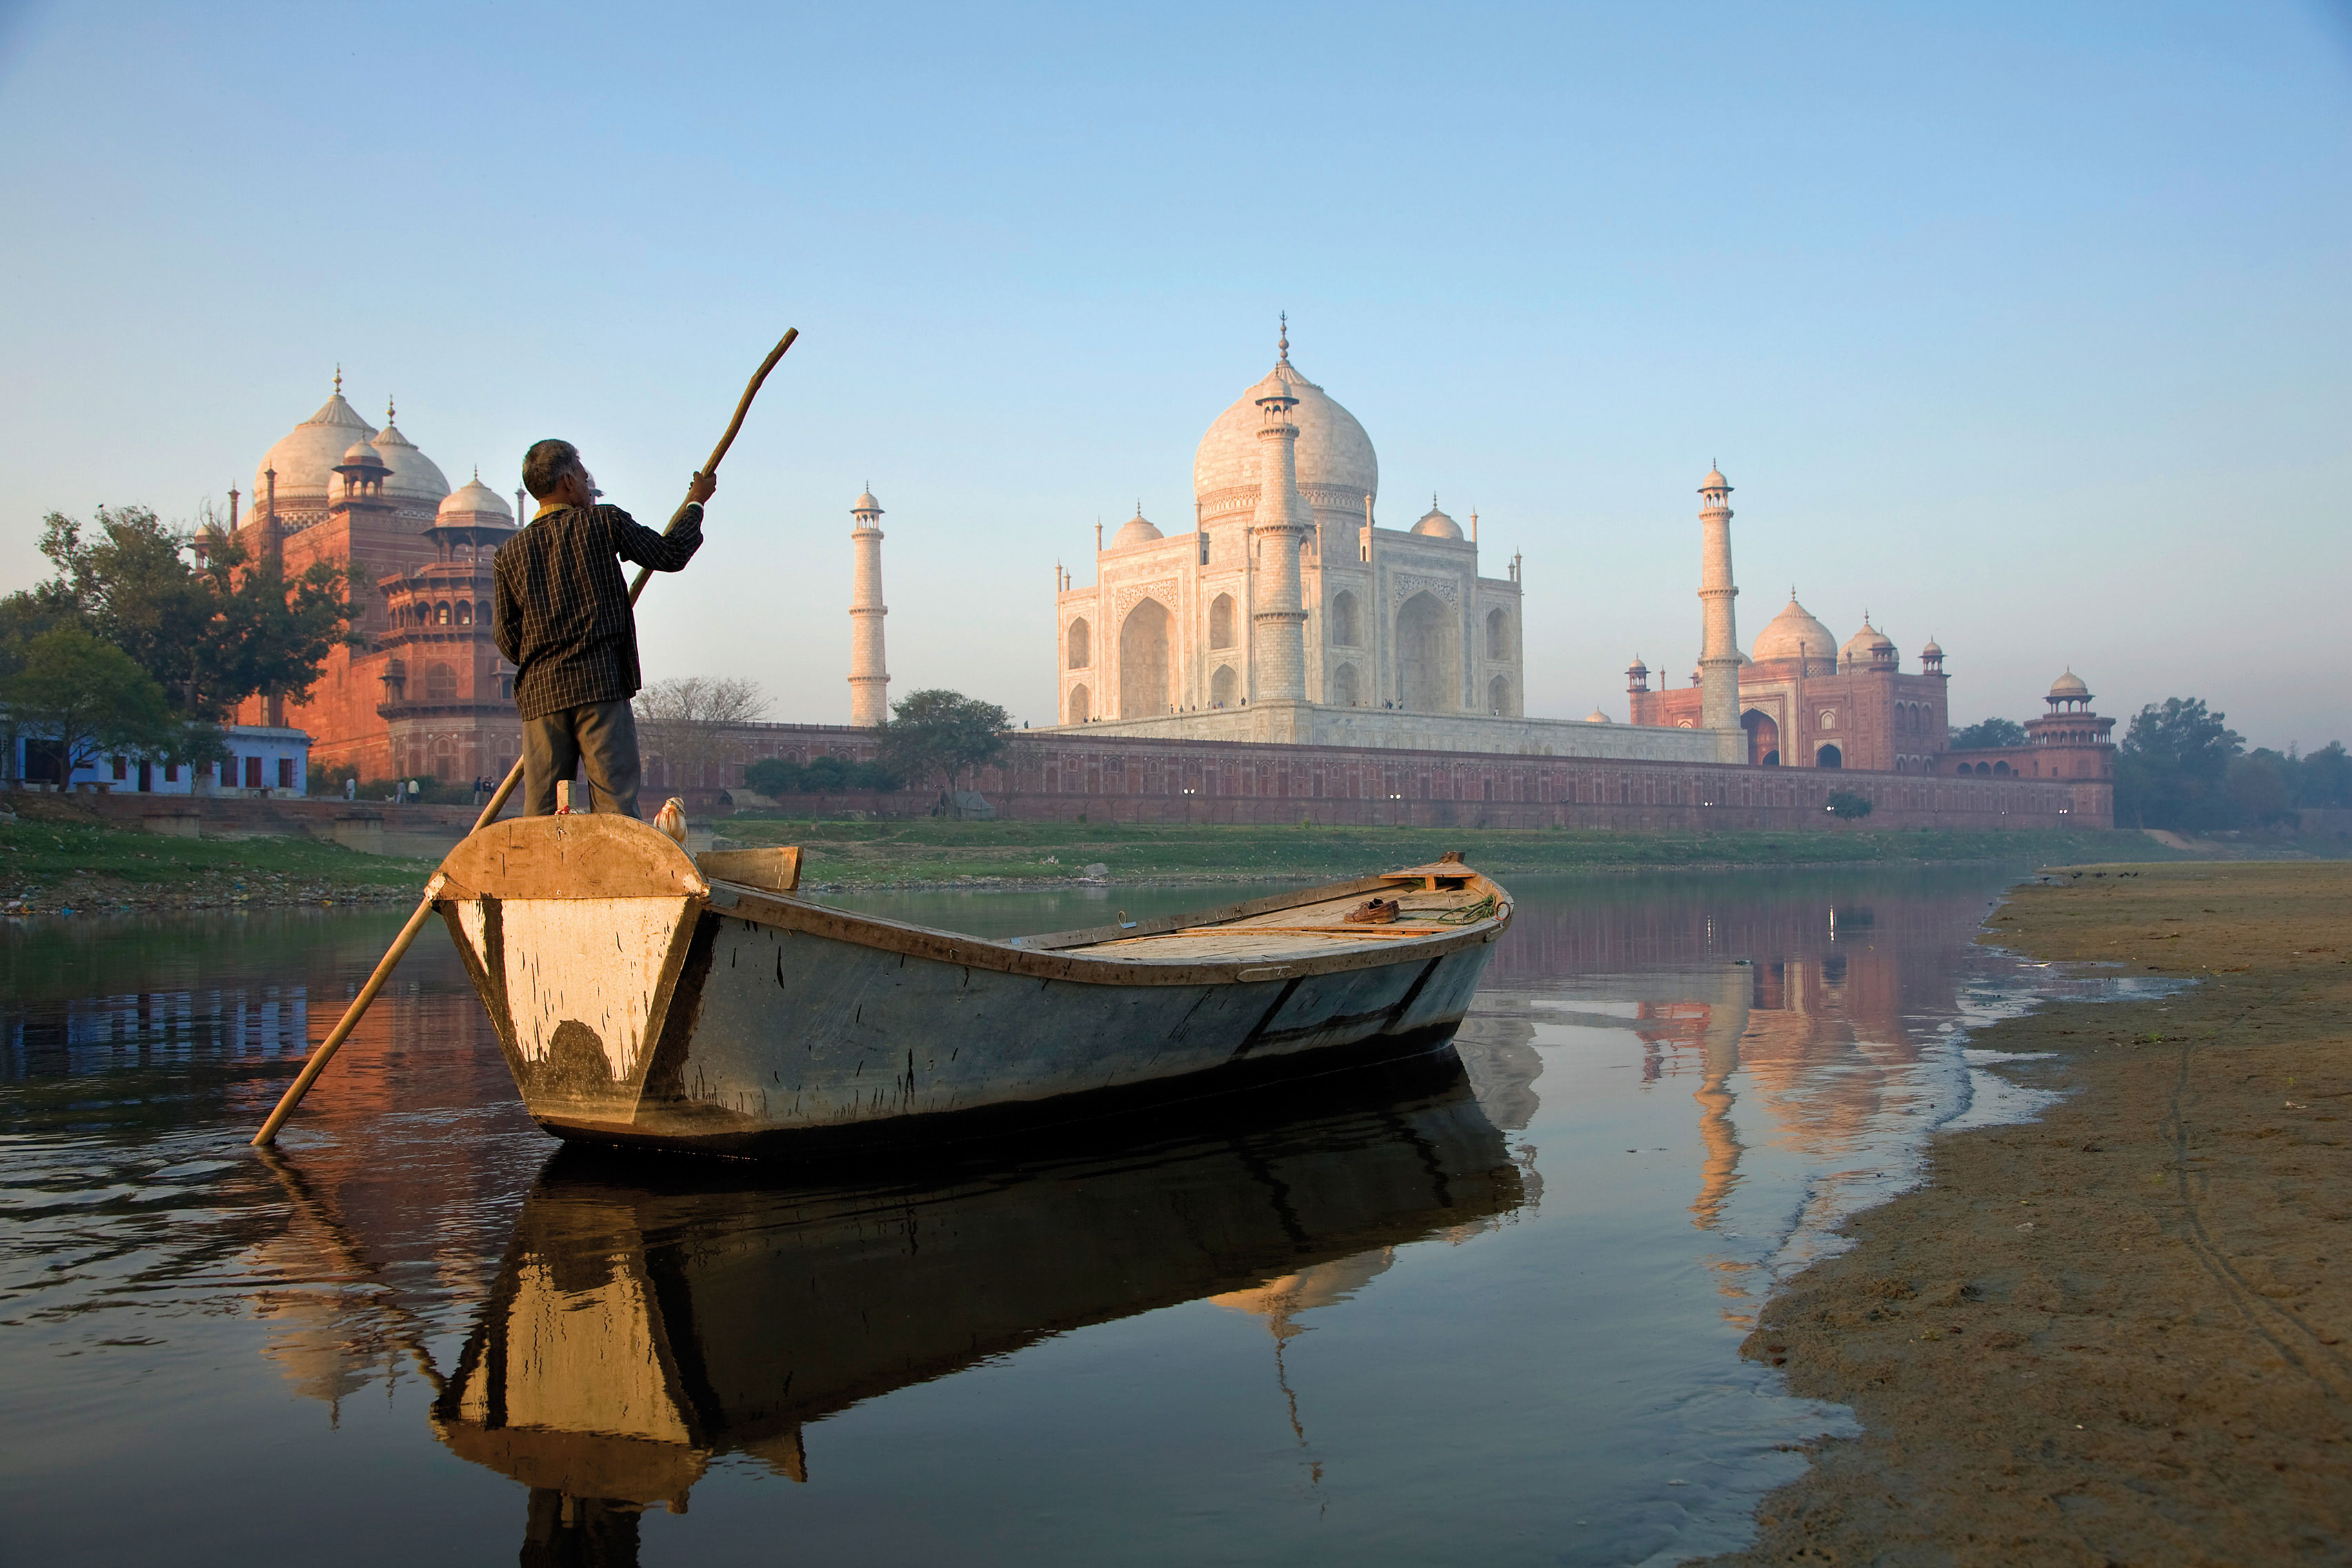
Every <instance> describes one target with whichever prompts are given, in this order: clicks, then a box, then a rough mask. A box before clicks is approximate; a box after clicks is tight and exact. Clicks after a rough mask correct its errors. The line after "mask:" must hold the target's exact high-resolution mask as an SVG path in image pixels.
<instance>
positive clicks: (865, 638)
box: [849, 489, 890, 730]
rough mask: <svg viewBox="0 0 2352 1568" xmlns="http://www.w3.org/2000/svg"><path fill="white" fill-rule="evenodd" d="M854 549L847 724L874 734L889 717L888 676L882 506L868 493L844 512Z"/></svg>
mask: <svg viewBox="0 0 2352 1568" xmlns="http://www.w3.org/2000/svg"><path fill="white" fill-rule="evenodd" d="M849 515H850V516H852V517H854V518H856V520H857V526H856V528H854V529H852V530H850V532H849V537H850V538H851V539H852V540H853V541H855V542H856V546H857V559H856V567H855V569H854V575H853V577H852V580H851V587H850V591H849V722H850V724H851V725H852V726H853V727H855V728H856V729H860V730H878V729H880V728H881V727H882V726H883V725H884V724H885V723H887V722H888V721H889V718H890V672H889V670H888V669H887V668H885V667H884V665H883V662H882V617H883V616H887V615H888V614H889V613H890V612H889V611H888V610H887V608H885V607H884V605H883V604H882V503H881V502H880V501H878V500H875V499H874V492H873V491H872V490H871V489H868V490H867V491H866V493H865V494H864V495H861V496H859V497H858V498H857V501H856V504H855V505H854V506H852V507H851V508H850V509H849Z"/></svg>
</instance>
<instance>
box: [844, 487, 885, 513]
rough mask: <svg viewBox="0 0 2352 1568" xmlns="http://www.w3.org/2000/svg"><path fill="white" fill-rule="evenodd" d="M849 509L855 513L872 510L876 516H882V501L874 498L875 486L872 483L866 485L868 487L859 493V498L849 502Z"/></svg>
mask: <svg viewBox="0 0 2352 1568" xmlns="http://www.w3.org/2000/svg"><path fill="white" fill-rule="evenodd" d="M849 510H850V511H851V512H852V513H853V514H854V513H856V512H861V511H870V512H872V513H873V514H874V515H875V516H877V517H880V516H881V515H882V503H881V502H880V501H878V500H875V499H874V487H873V486H871V485H868V486H866V489H864V490H863V491H861V492H860V493H859V495H858V497H857V499H856V500H854V501H851V502H850V503H849Z"/></svg>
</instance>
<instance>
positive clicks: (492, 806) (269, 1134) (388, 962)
mask: <svg viewBox="0 0 2352 1568" xmlns="http://www.w3.org/2000/svg"><path fill="white" fill-rule="evenodd" d="M800 335H801V330H800V329H799V328H798V327H794V328H793V329H792V330H791V331H787V332H786V333H785V334H784V335H783V337H782V339H781V340H779V341H778V342H777V343H776V346H775V347H774V348H772V349H771V350H769V351H768V357H767V358H766V359H765V360H763V361H761V364H760V370H759V374H756V375H754V376H752V377H751V384H750V385H749V386H746V387H745V388H744V389H743V398H742V401H741V402H740V403H738V404H736V405H735V417H734V418H732V419H730V420H729V421H728V422H727V434H725V435H724V436H721V437H719V445H718V446H716V447H712V448H711V449H710V460H709V462H707V463H705V464H704V465H703V466H702V468H701V469H700V470H699V471H698V473H697V474H696V475H695V478H697V479H700V478H701V477H702V475H703V474H715V473H717V472H718V471H719V459H721V458H724V457H726V456H727V448H728V447H732V446H733V445H734V444H735V435H736V432H737V431H739V430H740V429H742V428H743V416H744V415H746V414H749V413H750V412H751V399H753V398H754V397H757V396H759V395H760V384H761V382H764V381H766V380H767V379H768V373H769V372H770V371H772V370H773V369H775V368H776V362H777V361H778V360H780V359H782V358H783V357H784V351H785V350H787V349H789V348H791V347H792V346H793V340H794V339H795V338H797V337H799V336H800ZM652 576H653V570H652V568H650V567H639V568H638V569H637V580H636V581H635V582H634V583H632V584H629V603H630V605H635V604H636V602H637V600H638V598H639V597H640V596H642V595H644V593H645V591H646V582H647V581H649V580H650V579H651V578H652ZM520 783H522V759H521V758H520V757H517V758H516V759H515V764H514V766H513V767H511V768H509V769H508V770H507V776H506V779H505V782H503V783H502V784H499V788H498V793H497V794H495V795H491V796H490V803H489V804H488V805H486V806H484V807H482V815H481V816H478V817H476V818H475V819H474V826H473V831H474V832H476V833H479V832H480V831H481V830H482V829H483V828H485V827H488V826H489V825H490V824H491V823H493V822H496V821H497V820H498V817H499V812H500V811H502V810H504V809H505V807H506V804H507V800H508V798H509V796H511V795H513V794H514V792H515V786H516V785H517V784H520ZM438 891H439V889H437V888H436V887H435V886H433V885H432V884H429V883H428V884H427V885H426V887H425V897H424V898H422V899H420V900H417V904H416V911H415V913H414V914H412V915H410V916H409V917H408V923H407V924H406V925H404V926H402V927H401V928H400V934H399V935H398V936H396V937H394V938H393V941H392V946H391V947H390V948H388V949H386V950H385V952H384V955H383V961H382V962H381V963H378V964H377V965H376V966H375V973H373V974H371V975H369V976H368V978H367V984H364V985H362V986H361V987H360V994H358V995H356V996H354V997H352V1005H350V1006H349V1007H347V1008H345V1009H344V1010H343V1016H342V1017H341V1018H340V1019H338V1020H337V1021H336V1023H335V1026H334V1027H333V1028H331V1029H330V1030H328V1031H327V1037H326V1038H325V1039H323V1040H320V1042H319V1048H318V1049H317V1050H315V1051H312V1052H311V1053H310V1059H309V1060H308V1061H306V1062H304V1063H303V1064H302V1070H301V1071H300V1072H299V1073H298V1074H297V1075H295V1079H294V1081H293V1082H292V1083H290V1084H289V1085H288V1086H287V1088H286V1092H285V1093H284V1094H283V1095H281V1096H279V1097H278V1106H277V1109H275V1110H272V1111H270V1113H269V1120H268V1121H265V1122H263V1123H262V1124H261V1131H258V1132H257V1133H255V1134H254V1135H253V1142H254V1145H255V1147H257V1148H262V1147H267V1146H268V1144H270V1143H272V1142H275V1141H276V1140H277V1137H278V1129H279V1128H281V1127H283V1126H285V1125H286V1119H287V1118H288V1117H289V1116H291V1115H293V1114H294V1109H295V1107H297V1106H299V1105H300V1104H301V1103H302V1097H303V1096H304V1095H306V1094H308V1093H310V1086H311V1085H312V1084H314V1083H316V1082H318V1081H319V1075H320V1073H322V1072H325V1071H326V1070H327V1064H328V1063H329V1062H331V1061H332V1060H333V1059H334V1057H335V1053H336V1052H337V1051H339V1050H341V1049H342V1048H343V1042H344V1041H345V1040H347V1039H349V1038H351V1036H352V1030H353V1029H355V1028H357V1027H359V1022H360V1019H361V1017H362V1016H364V1015H365V1014H366V1012H367V1010H368V1004H370V1003H372V1002H373V1001H374V1000H375V998H376V994H377V993H378V992H380V991H382V990H383V986H384V982H386V981H388V980H390V979H391V978H392V972H393V971H394V969H396V968H398V967H399V966H400V961H401V959H402V958H403V957H404V956H405V955H406V954H407V952H408V950H409V948H410V947H412V946H413V945H415V942H416V933H417V932H419V931H423V930H424V929H425V917H426V916H428V915H430V914H431V913H432V912H433V903H434V899H435V896H436V893H437V892H438Z"/></svg>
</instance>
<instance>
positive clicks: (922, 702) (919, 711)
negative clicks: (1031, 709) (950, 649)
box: [881, 688, 1013, 793]
mask: <svg viewBox="0 0 2352 1568" xmlns="http://www.w3.org/2000/svg"><path fill="white" fill-rule="evenodd" d="M1012 727H1013V716H1012V715H1011V714H1010V713H1007V712H1006V711H1005V710H1003V709H1002V708H1000V707H998V706H997V705H996V704H995V703H993V702H983V701H982V700H980V699H979V698H977V697H966V696H964V695H963V694H962V693H961V692H956V691H947V690H941V689H936V688H935V689H931V690H928V691H916V692H910V693H908V696H907V697H906V698H905V700H902V701H898V702H894V703H892V704H891V705H890V721H889V723H887V724H886V725H884V726H883V728H882V755H881V762H882V765H883V766H884V767H886V768H887V769H889V770H890V772H892V773H896V774H898V775H899V776H900V777H902V778H908V779H916V780H921V781H924V782H929V780H931V779H934V778H936V779H938V780H939V781H940V787H941V790H942V792H943V793H945V792H950V791H952V790H954V788H955V787H956V781H957V780H958V779H959V778H961V777H962V776H963V775H964V774H965V773H972V772H976V771H977V770H979V769H981V768H982V767H985V766H987V765H988V764H989V763H992V762H994V761H995V760H996V759H997V758H998V757H1000V756H1003V754H1004V747H1005V743H1006V733H1005V732H1006V731H1008V730H1010V729H1011V728H1012Z"/></svg>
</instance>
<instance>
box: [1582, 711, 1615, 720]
mask: <svg viewBox="0 0 2352 1568" xmlns="http://www.w3.org/2000/svg"><path fill="white" fill-rule="evenodd" d="M1584 721H1585V722H1586V723H1588V724H1609V723H1613V722H1615V721H1613V720H1612V719H1611V718H1610V717H1609V715H1608V714H1606V713H1603V712H1602V711H1601V710H1600V709H1598V708H1595V709H1594V710H1592V711H1591V712H1590V713H1587V714H1586V715H1585V716H1584Z"/></svg>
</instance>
